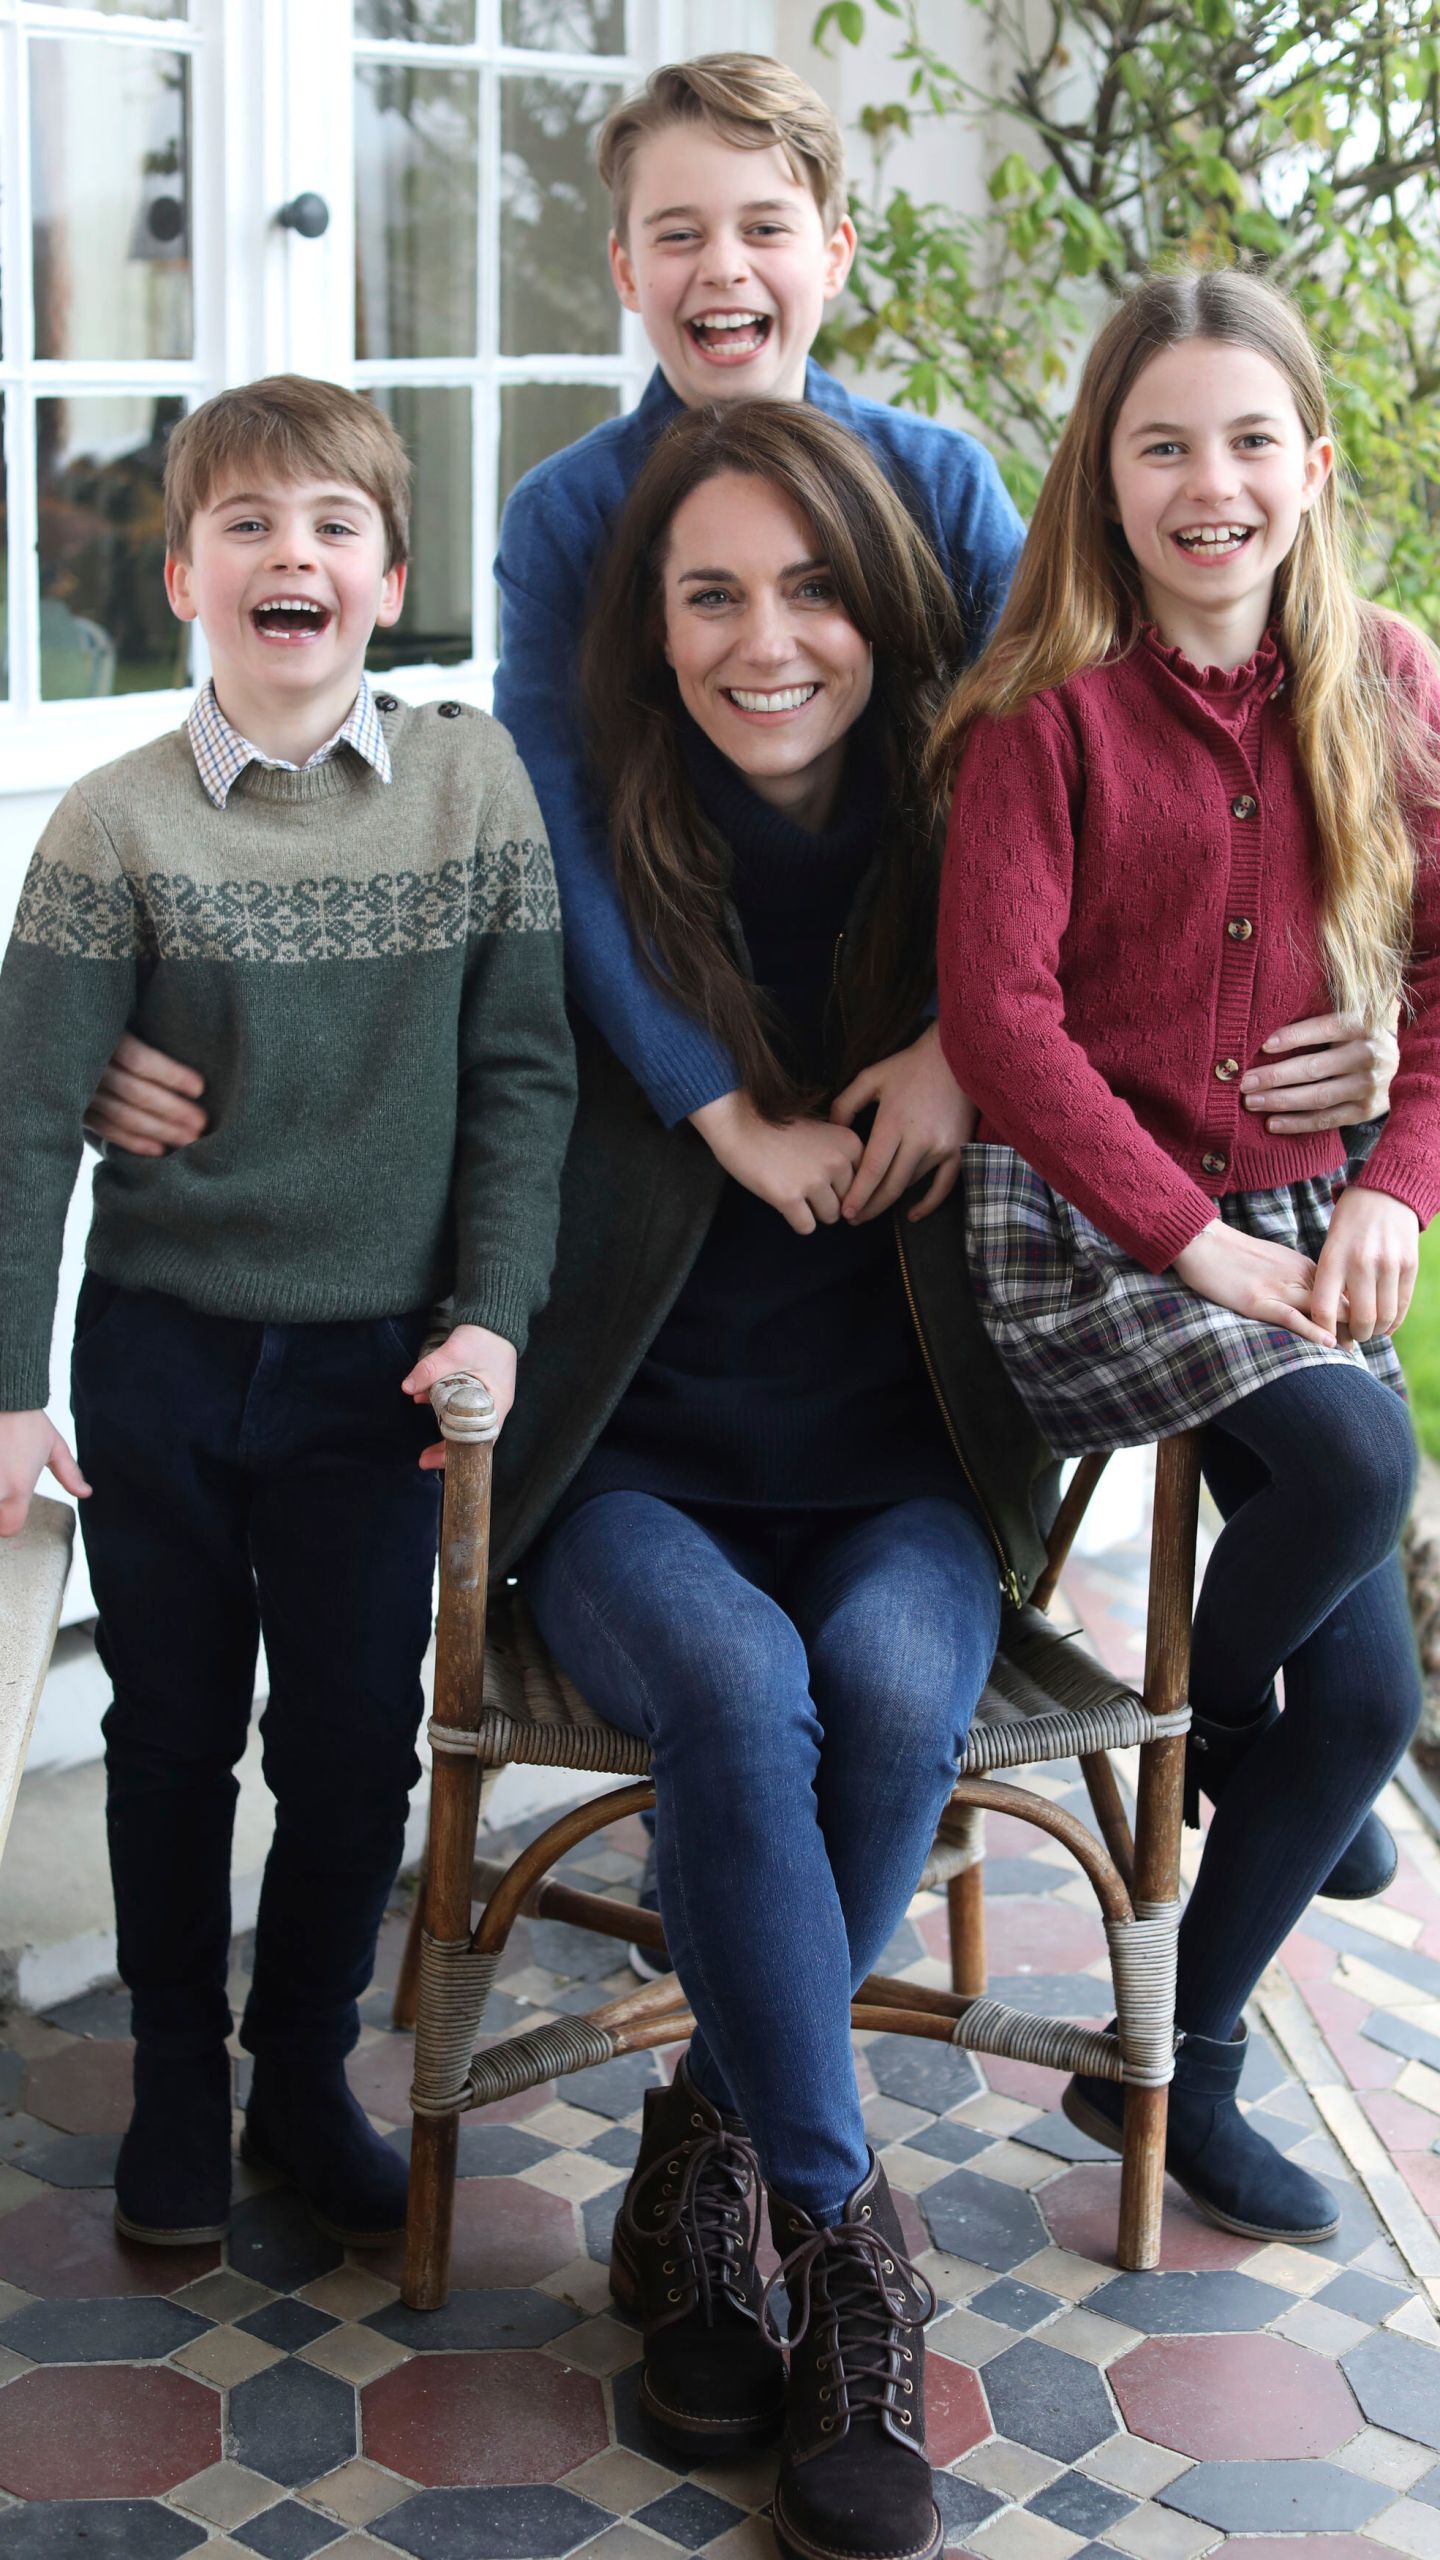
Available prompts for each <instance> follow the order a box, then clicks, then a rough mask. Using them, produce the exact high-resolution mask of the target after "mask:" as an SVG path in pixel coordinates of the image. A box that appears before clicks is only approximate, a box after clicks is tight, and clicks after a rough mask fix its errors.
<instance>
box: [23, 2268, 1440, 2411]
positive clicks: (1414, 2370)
mask: <svg viewBox="0 0 1440 2560" xmlns="http://www.w3.org/2000/svg"><path fill="white" fill-rule="evenodd" d="M3 2229H4V2225H3V2223H0V2231H3ZM1340 2362H1341V2365H1342V2367H1343V2369H1344V2372H1345V2375H1346V2378H1347V2380H1348V2381H1349V2383H1350V2385H1351V2388H1352V2390H1353V2391H1354V2393H1355V2397H1356V2399H1357V2400H1358V2401H1359V2403H1360V2406H1361V2408H1362V2409H1363V2410H1364V2412H1365V2415H1366V2417H1367V2418H1368V2419H1369V2420H1370V2423H1371V2425H1372V2426H1375V2427H1388V2428H1389V2430H1390V2433H1391V2434H1392V2435H1396V2436H1409V2438H1410V2439H1411V2442H1412V2443H1414V2444H1428V2445H1430V2446H1432V2447H1433V2449H1434V2450H1435V2452H1437V2453H1440V2355H1437V2353H1436V2351H1435V2349H1434V2348H1433V2347H1426V2346H1422V2344H1421V2342H1420V2340H1419V2339H1418V2338H1406V2337H1403V2336H1401V2335H1399V2334H1398V2333H1397V2331H1395V2330H1394V2329H1377V2330H1376V2332H1375V2335H1374V2336H1373V2338H1366V2339H1365V2340H1364V2341H1363V2343H1362V2344H1361V2345H1360V2346H1358V2347H1352V2348H1351V2349H1350V2351H1349V2353H1348V2355H1343V2356H1342V2357H1341V2359H1340Z"/></svg>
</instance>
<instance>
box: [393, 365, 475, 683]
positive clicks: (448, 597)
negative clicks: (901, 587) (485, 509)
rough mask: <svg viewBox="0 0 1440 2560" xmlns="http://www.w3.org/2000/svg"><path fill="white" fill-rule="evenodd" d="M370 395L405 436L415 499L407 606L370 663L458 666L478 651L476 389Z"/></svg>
mask: <svg viewBox="0 0 1440 2560" xmlns="http://www.w3.org/2000/svg"><path fill="white" fill-rule="evenodd" d="M370 397H371V399H372V400H373V401H374V402H375V404H376V407H377V408H380V409H383V410H384V412H385V415H386V417H387V418H390V419H392V420H393V421H394V424H395V425H396V427H397V428H398V429H399V431H400V433H401V435H402V436H403V437H404V439H405V444H406V447H407V449H408V451H409V454H410V459H411V461H412V462H413V463H414V465H415V498H414V507H413V512H412V515H411V519H410V574H409V577H408V578H407V580H406V583H405V609H404V612H403V613H402V614H401V617H400V620H399V621H398V622H397V623H396V624H395V626H394V628H393V630H390V631H377V632H376V634H375V637H374V639H373V640H372V641H371V643H370V649H369V654H368V657H367V661H366V663H367V664H368V665H369V666H370V667H371V668H372V669H374V670H375V671H376V672H378V671H379V670H381V669H382V668H385V667H414V666H425V665H433V666H441V667H455V666H460V665H461V664H463V662H464V661H465V660H466V659H467V658H473V656H474V654H475V641H474V633H473V630H472V625H471V562H472V559H473V556H474V540H473V517H474V512H475V507H474V493H473V485H472V470H473V465H472V460H471V443H470V394H469V392H468V391H440V390H430V391H427V390H420V389H414V390H412V389H411V388H410V386H409V385H408V384H406V385H399V384H389V385H387V386H386V387H385V388H383V389H381V390H377V391H372V392H371V394H370Z"/></svg>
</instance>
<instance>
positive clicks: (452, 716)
mask: <svg viewBox="0 0 1440 2560" xmlns="http://www.w3.org/2000/svg"><path fill="white" fill-rule="evenodd" d="M435 708H436V710H437V711H438V712H439V714H440V717H441V719H442V720H458V719H459V718H460V717H461V715H462V713H463V712H464V709H465V705H464V703H463V702H437V703H436V705H435Z"/></svg>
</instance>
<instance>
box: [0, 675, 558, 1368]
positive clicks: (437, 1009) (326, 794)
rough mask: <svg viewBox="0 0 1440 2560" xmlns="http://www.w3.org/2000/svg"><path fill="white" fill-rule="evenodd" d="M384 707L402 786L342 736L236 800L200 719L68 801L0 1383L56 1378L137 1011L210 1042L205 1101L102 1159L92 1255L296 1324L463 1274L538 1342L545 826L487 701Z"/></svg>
mask: <svg viewBox="0 0 1440 2560" xmlns="http://www.w3.org/2000/svg"><path fill="white" fill-rule="evenodd" d="M384 723H385V736H386V743H387V753H388V757H389V760H390V763H391V769H392V779H391V780H390V782H389V783H388V784H387V783H385V782H383V781H382V780H381V778H380V775H379V773H378V771H377V770H376V769H375V767H374V765H373V764H372V763H371V762H369V761H368V760H366V759H365V758H363V757H362V756H361V755H360V754H358V753H357V752H355V750H354V749H353V748H352V746H351V745H350V744H349V743H348V742H347V743H345V744H343V745H341V746H339V747H338V748H337V750H336V753H335V754H334V756H333V757H331V758H330V759H329V760H328V761H326V762H323V763H320V764H312V765H310V766H308V767H305V768H304V769H301V770H299V771H297V770H294V769H288V768H281V767H274V766H270V765H266V764H261V763H257V762H252V763H250V764H249V765H248V766H247V767H246V769H245V770H244V771H243V772H242V773H241V774H240V775H239V776H237V777H236V778H235V780H234V781H233V783H232V785H231V788H230V791H229V793H228V796H227V798H226V801H225V804H224V806H223V807H220V806H217V805H216V804H215V802H214V801H213V799H212V798H211V796H210V795H209V793H208V792H207V790H206V787H205V785H204V783H203V781H202V779H201V776H200V773H199V772H198V770H197V767H196V762H195V757H194V753H193V750H192V744H191V739H190V736H189V734H188V732H187V730H185V729H179V730H175V731H172V732H171V734H170V735H169V736H168V737H165V738H162V739H159V740H157V741H156V743H155V744H154V745H153V746H150V747H145V748H141V749H140V750H139V751H138V752H137V753H136V754H134V755H130V756H125V757H122V758H121V759H120V760H119V761H118V762H117V763H115V764H113V765H108V766H105V767H103V768H102V769H101V770H100V771H99V772H98V773H94V774H91V775H88V776H87V777H86V779H85V780H84V781H83V782H81V783H79V784H77V785H76V786H75V788H74V789H73V790H71V791H70V792H68V793H67V794H66V796H65V798H64V800H63V801H62V802H61V804H60V807H59V808H58V809H57V811H56V813H55V815H54V817H53V818H52V819H51V821H50V824H49V825H48V827H47V828H46V830H45V833H44V835H43V837H42V838H41V841H40V844H39V847H38V848H37V851H36V854H35V857H34V860H33V862H32V864H31V867H30V872H29V875H28V877H27V880H26V883H25V887H24V890H23V893H22V896H21V900H20V907H19V911H18V914H17V917H16V922H15V929H14V933H13V936H12V939H11V944H10V949H9V951H8V953H7V955H6V959H5V965H4V968H3V970H0V1410H3V1411H15V1410H29V1409H31V1408H33V1407H34V1406H37V1405H39V1404H42V1403H43V1402H44V1401H45V1396H46V1392H47V1369H48V1357H49V1341H50V1327H51V1321H52V1314H53V1304H54V1289H55V1276H56V1268H57V1265H58V1260H59V1250H60V1240H61V1235H62V1232H63V1227H64V1219H65V1211H66V1207H67V1205H68V1202H69V1197H70V1191H71V1188H72V1185H73V1182H74V1176H75V1170H76V1166H77V1164H78V1161H79V1155H80V1115H81V1112H82V1111H83V1108H84V1106H85V1104H86V1102H87V1101H88V1099H89V1097H90V1094H91V1093H92V1091H93V1090H94V1086H95V1082H96V1079H97V1077H98V1075H99V1073H100V1070H101V1069H102V1067H103V1066H104V1064H105V1061H106V1060H107V1058H108V1057H109V1055H110V1052H111V1050H112V1049H113V1047H114V1044H115V1041H116V1039H117V1038H118V1036H119V1034H120V1032H121V1031H122V1030H124V1029H125V1028H126V1027H127V1026H128V1027H130V1028H132V1029H133V1030H135V1031H136V1032H137V1033H139V1035H140V1036H141V1037H142V1038H144V1039H148V1040H150V1041H152V1042H153V1043H154V1044H155V1046H157V1047H158V1048H162V1049H164V1050H166V1051H167V1052H168V1053H169V1054H170V1055H171V1056H173V1057H176V1058H180V1059H182V1060H184V1061H185V1062H186V1063H187V1064H188V1065H191V1066H194V1067H196V1068H197V1069H198V1070H199V1072H200V1074H201V1075H202V1076H203V1078H204V1081H205V1107H206V1110H207V1112H208V1114H209V1118H210V1126H209V1128H208V1129H207V1130H206V1132H205V1134H204V1136H203V1137H202V1138H200V1139H199V1140H197V1141H196V1143H195V1144H194V1145H193V1146H192V1147H188V1148H184V1149H180V1150H177V1151H176V1152H175V1153H174V1154H173V1155H170V1156H167V1157H165V1158H163V1159H159V1160H151V1159H145V1158H141V1157H136V1156H129V1155H123V1154H114V1155H111V1156H108V1157H106V1158H105V1159H104V1160H103V1161H102V1163H101V1165H100V1167H99V1170H98V1172H97V1174H96V1177H95V1215H94V1223H93V1225H92V1227H91V1232H90V1238H89V1243H88V1247H87V1257H86V1258H87V1262H88V1264H89V1267H90V1268H91V1269H92V1270H93V1271H97V1272H99V1273H101V1274H102V1275H103V1276H104V1277H105V1278H107V1279H112V1280H117V1281H120V1282H122V1283H123V1284H124V1285H125V1286H126V1287H129V1288H150V1289H157V1290H160V1291H163V1292H166V1293H168V1294H170V1295H173V1296H176V1297H179V1298H182V1299H184V1300H185V1301H186V1303H187V1304H189V1305H191V1306H194V1307H196V1308H198V1309H200V1310H201V1311H202V1312H203V1313H207V1314H214V1315H231V1316H236V1317H242V1318H245V1319H248V1320H253V1321H260V1322H267V1323H274V1324H286V1323H291V1324H293V1323H307V1322H323V1321H328V1320H337V1321H343V1320H349V1319H360V1318H372V1317H377V1316H393V1315H399V1314H402V1313H404V1312H406V1311H407V1310H409V1309H411V1308H414V1307H417V1306H422V1305H424V1304H426V1303H427V1302H428V1301H430V1300H432V1299H434V1298H435V1297H437V1296H440V1295H442V1294H444V1293H445V1292H447V1291H449V1290H452V1289H453V1291H454V1295H455V1313H456V1319H457V1321H468V1322H472V1323H476V1324H482V1325H486V1326H488V1327H490V1328H491V1329H492V1330H493V1331H495V1332H497V1333H500V1334H503V1335H504V1336H505V1337H506V1339H507V1340H509V1341H512V1342H514V1343H516V1344H517V1345H523V1342H524V1339H525V1335H526V1331H527V1329H528V1324H529V1320H530V1317H531V1316H532V1315H533V1314H534V1312H535V1310H536V1309H537V1308H538V1307H539V1306H540V1305H541V1304H543V1301H544V1297H545V1292H546V1288H547V1286H548V1278H549V1270H550V1263H551V1259H552V1256H553V1251H554V1237H555V1223H556V1217H557V1211H558V1197H559V1170H560V1164H561V1160H562V1158H563V1154H564V1148H565V1141H566V1137H567V1135H568V1130H569V1123H570V1116H571V1111H572V1107H573V1059H572V1055H571V1049H570V1040H569V1032H568V1028H567V1025H566V1021H565V1015H564V1001H563V987H562V974H561V957H560V933H559V909H558V904H557V900H556V895H555V883H554V875H553V872H552V870H551V866H550V857H549V852H548V849H547V846H546V843H545V838H544V831H543V827H542V823H541V820H540V815H539V811H538V809H537V808H536V805H535V799H534V794H533V793H532V791H531V789H530V786H529V782H528V780H527V778H526V776H525V773H524V770H523V768H522V767H521V765H520V763H519V760H518V758H517V757H516V754H515V751H514V748H513V746H512V744H511V741H510V739H509V737H508V736H507V734H506V732H505V731H504V730H503V729H501V728H499V727H498V726H497V724H496V723H495V722H494V721H492V720H488V719H486V717H485V716H484V714H483V713H480V712H477V711H472V710H469V709H468V708H466V707H464V706H462V705H460V704H454V703H450V704H440V705H436V704H429V705H427V706H425V707H424V708H423V709H412V708H407V707H406V706H403V705H400V704H396V705H395V706H394V707H393V709H387V710H386V712H385V714H384Z"/></svg>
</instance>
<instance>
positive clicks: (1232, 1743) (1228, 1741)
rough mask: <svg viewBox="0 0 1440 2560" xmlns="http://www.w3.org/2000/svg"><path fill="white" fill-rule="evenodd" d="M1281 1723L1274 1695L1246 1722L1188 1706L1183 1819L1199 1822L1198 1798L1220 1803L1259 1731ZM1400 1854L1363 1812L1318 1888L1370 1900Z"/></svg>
mask: <svg viewBox="0 0 1440 2560" xmlns="http://www.w3.org/2000/svg"><path fill="white" fill-rule="evenodd" d="M1279 1721H1280V1710H1279V1708H1278V1707H1277V1705H1276V1704H1275V1701H1274V1699H1273V1698H1272V1699H1271V1700H1270V1702H1269V1704H1268V1705H1267V1706H1265V1707H1262V1709H1261V1711H1260V1713H1259V1715H1258V1716H1252V1717H1251V1719H1250V1722H1249V1723H1248V1724H1213V1723H1212V1722H1211V1720H1210V1718H1209V1717H1208V1716H1197V1715H1196V1714H1195V1712H1194V1710H1193V1708H1192V1710H1191V1715H1190V1731H1189V1735H1188V1737H1187V1739H1186V1744H1185V1819H1186V1821H1187V1822H1188V1823H1189V1824H1190V1825H1191V1826H1192V1828H1193V1827H1195V1826H1198V1824H1199V1820H1200V1797H1201V1794H1202V1793H1203V1794H1205V1795H1207V1796H1208V1797H1209V1799H1210V1801H1211V1803H1212V1804H1218V1803H1219V1801H1220V1798H1221V1796H1222V1795H1223V1794H1224V1792H1225V1789H1226V1788H1227V1787H1228V1785H1229V1784H1230V1781H1231V1779H1232V1778H1233V1777H1234V1775H1235V1772H1236V1770H1237V1769H1239V1768H1240V1767H1241V1766H1242V1764H1243V1763H1244V1761H1245V1759H1246V1758H1247V1756H1248V1754H1249V1753H1250V1752H1251V1751H1252V1750H1253V1749H1254V1747H1255V1745H1256V1743H1257V1742H1258V1741H1259V1740H1260V1738H1261V1736H1262V1734H1266V1733H1268V1732H1269V1731H1270V1728H1271V1726H1272V1725H1275V1724H1278V1723H1279ZM1399 1864H1400V1853H1399V1851H1398V1849H1397V1848H1396V1846H1395V1843H1394V1840H1393V1839H1392V1838H1391V1836H1390V1833H1389V1832H1388V1831H1387V1830H1386V1828H1385V1825H1384V1823H1383V1822H1382V1821H1381V1819H1380V1816H1379V1814H1378V1813H1367V1814H1366V1815H1365V1817H1364V1819H1363V1820H1362V1822H1361V1823H1360V1826H1359V1828H1358V1830H1356V1831H1355V1832H1353V1833H1352V1835H1351V1837H1350V1839H1349V1840H1348V1841H1347V1843H1346V1845H1345V1847H1344V1848H1343V1849H1342V1850H1341V1852H1340V1855H1339V1857H1338V1858H1337V1859H1336V1861H1335V1864H1334V1866H1333V1867H1332V1868H1331V1870H1330V1873H1329V1874H1328V1876H1327V1877H1326V1879H1325V1881H1324V1883H1323V1884H1322V1885H1319V1886H1317V1888H1316V1890H1317V1892H1319V1893H1321V1894H1323V1895H1324V1897H1325V1899H1326V1900H1327V1901H1328V1902H1368V1901H1370V1899H1371V1897H1372V1896H1373V1895H1375V1894H1377V1893H1383V1892H1384V1890H1385V1887H1386V1886H1387V1885H1388V1884H1391V1883H1393V1881H1394V1877H1395V1870H1396V1868H1397V1867H1398V1866H1399Z"/></svg>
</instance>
